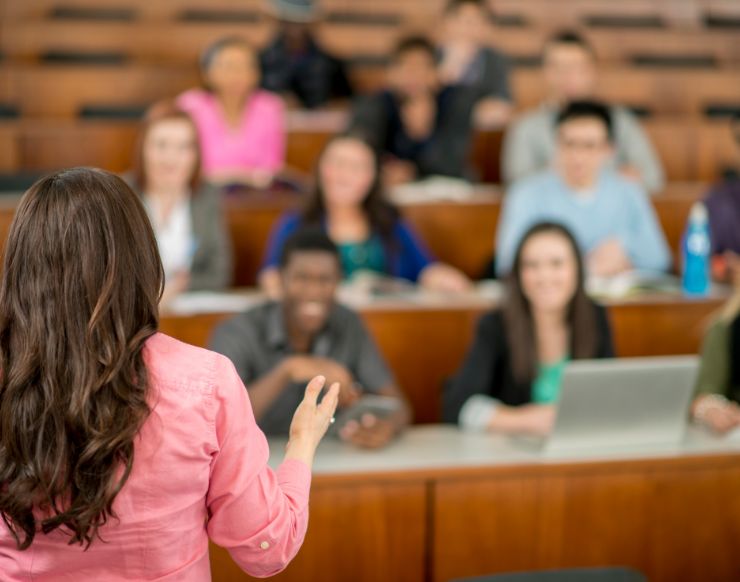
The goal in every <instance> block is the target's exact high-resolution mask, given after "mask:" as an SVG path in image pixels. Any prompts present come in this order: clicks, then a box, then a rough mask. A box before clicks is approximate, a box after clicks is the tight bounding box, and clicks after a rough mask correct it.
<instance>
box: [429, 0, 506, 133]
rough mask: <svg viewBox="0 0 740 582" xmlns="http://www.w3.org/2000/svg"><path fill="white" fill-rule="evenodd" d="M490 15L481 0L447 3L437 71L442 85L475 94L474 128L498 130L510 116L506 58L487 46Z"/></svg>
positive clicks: (455, 0) (451, 1)
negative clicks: (462, 88) (461, 88)
mask: <svg viewBox="0 0 740 582" xmlns="http://www.w3.org/2000/svg"><path fill="white" fill-rule="evenodd" d="M490 20H491V18H490V13H489V11H488V8H487V7H486V3H485V2H484V0H449V2H448V3H447V7H446V9H445V12H444V16H443V22H442V27H443V33H442V42H441V43H440V48H439V56H440V63H439V71H440V79H441V81H442V83H444V84H446V85H462V86H465V87H470V88H471V89H472V90H473V91H475V94H476V99H477V101H476V104H475V109H474V112H473V118H474V121H475V124H476V125H480V126H485V127H501V126H503V125H505V124H506V123H507V122H508V121H509V118H510V117H511V111H512V107H511V90H510V89H509V68H510V66H509V59H508V58H507V57H506V56H505V55H504V54H503V53H501V52H500V51H499V50H497V49H495V48H493V47H491V46H489V43H488V38H487V37H488V26H489V23H490Z"/></svg>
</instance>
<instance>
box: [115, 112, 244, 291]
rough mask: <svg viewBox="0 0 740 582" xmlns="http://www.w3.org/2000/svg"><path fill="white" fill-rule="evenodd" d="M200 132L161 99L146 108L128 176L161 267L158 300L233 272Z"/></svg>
mask: <svg viewBox="0 0 740 582" xmlns="http://www.w3.org/2000/svg"><path fill="white" fill-rule="evenodd" d="M200 157H201V154H200V147H199V145H198V135H197V130H196V128H195V125H194V123H193V120H192V119H191V118H190V116H189V115H188V114H187V113H185V112H184V111H182V110H181V109H179V108H177V107H176V106H175V104H174V103H171V102H162V103H158V104H156V105H154V106H152V107H151V108H150V109H149V110H148V111H147V113H146V115H145V117H144V120H143V122H142V127H141V130H140V133H139V137H138V140H137V143H136V151H135V153H134V168H133V172H132V173H131V174H130V175H129V176H127V179H128V180H129V181H130V185H131V187H132V188H133V189H134V191H135V192H137V193H138V194H139V195H140V196H141V199H142V201H143V202H144V206H145V208H146V210H147V213H148V214H149V218H150V220H151V222H152V227H153V228H154V234H155V235H156V237H157V245H158V247H159V253H160V256H161V257H162V264H163V266H164V273H165V281H166V283H165V291H164V294H163V296H162V306H166V305H167V304H168V303H169V301H170V300H171V299H173V298H174V297H176V296H177V295H178V294H179V293H181V292H183V291H188V290H191V291H199V290H205V289H209V290H219V289H223V288H224V287H227V286H228V285H229V284H230V282H231V276H232V249H231V240H230V238H229V235H228V232H227V227H226V220H225V217H224V213H223V208H222V206H221V196H220V193H219V192H218V190H217V189H216V188H214V187H213V186H211V185H209V184H208V183H206V182H204V181H203V180H201V177H200Z"/></svg>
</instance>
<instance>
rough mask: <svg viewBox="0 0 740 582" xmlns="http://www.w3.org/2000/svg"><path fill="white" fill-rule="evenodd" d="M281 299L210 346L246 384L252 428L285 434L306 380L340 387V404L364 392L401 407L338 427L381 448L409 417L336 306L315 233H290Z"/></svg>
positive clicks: (330, 250) (239, 320)
mask: <svg viewBox="0 0 740 582" xmlns="http://www.w3.org/2000/svg"><path fill="white" fill-rule="evenodd" d="M280 277H281V280H282V281H281V282H282V285H281V287H282V290H283V296H282V299H281V300H280V301H279V302H270V303H266V304H265V305H262V306H259V307H256V308H254V309H251V310H249V311H247V312H245V313H243V314H241V315H238V316H236V317H235V318H233V319H231V320H229V321H227V322H226V323H223V324H222V325H220V326H219V327H218V328H217V329H216V331H215V332H214V334H213V337H212V338H211V348H212V349H214V350H216V351H217V352H220V353H222V354H224V355H226V356H228V357H229V359H230V360H231V361H232V362H233V363H234V365H235V366H236V369H237V371H238V373H239V376H240V377H241V379H242V381H243V382H244V383H245V384H246V385H247V390H248V391H249V396H250V400H251V402H252V407H253V409H254V415H255V418H256V419H257V423H258V424H259V425H260V427H261V428H262V430H264V431H265V432H266V433H267V434H272V435H275V434H278V435H281V434H287V432H288V428H289V426H290V419H291V418H292V416H293V414H294V412H295V410H296V407H297V406H298V404H299V403H300V401H301V398H302V386H303V385H305V379H306V378H309V379H310V378H312V377H313V376H316V375H322V376H325V377H326V378H327V381H328V382H329V383H333V382H339V383H340V385H341V390H340V393H339V406H340V408H344V407H347V406H350V405H352V404H354V403H355V402H356V401H357V399H358V398H359V397H360V396H361V395H362V394H364V393H371V394H380V395H384V396H389V397H392V398H396V399H398V400H399V401H400V402H401V407H400V408H399V411H398V413H397V414H395V415H394V416H392V417H390V418H384V419H380V418H377V417H374V416H373V415H367V417H366V418H363V419H362V422H361V423H358V422H354V423H352V424H350V425H345V426H344V427H342V429H343V430H342V431H341V433H340V436H341V438H343V439H344V440H346V441H348V442H351V443H353V444H355V445H357V446H360V447H365V448H377V447H381V446H384V445H386V444H387V443H388V442H390V440H391V439H392V438H393V437H394V436H395V435H397V434H398V433H399V432H400V431H401V430H402V429H403V427H404V426H406V424H408V422H409V418H410V413H409V409H408V406H407V405H406V403H405V401H404V399H403V397H402V395H401V392H400V391H399V389H398V387H397V386H396V384H395V381H394V379H393V376H392V375H391V373H390V371H389V370H388V366H387V365H386V363H385V361H384V360H383V358H382V356H381V355H380V353H379V352H378V349H377V347H376V346H375V343H374V342H373V340H372V339H371V337H370V335H369V334H368V332H367V330H366V329H365V326H364V325H363V323H362V321H361V320H360V318H359V317H358V316H357V315H356V314H355V313H353V312H352V311H350V310H349V309H347V308H345V307H342V306H341V305H338V304H337V303H336V301H335V295H336V290H337V286H338V285H339V282H340V281H341V279H342V274H341V266H340V262H339V253H338V251H337V248H336V247H335V246H334V243H332V242H331V240H329V238H328V237H327V236H326V235H325V234H324V233H323V231H322V230H321V229H320V228H309V229H303V230H300V231H298V232H296V233H295V234H294V235H293V236H291V237H290V238H289V239H288V240H287V241H286V242H285V245H284V247H283V248H282V250H281V258H280Z"/></svg>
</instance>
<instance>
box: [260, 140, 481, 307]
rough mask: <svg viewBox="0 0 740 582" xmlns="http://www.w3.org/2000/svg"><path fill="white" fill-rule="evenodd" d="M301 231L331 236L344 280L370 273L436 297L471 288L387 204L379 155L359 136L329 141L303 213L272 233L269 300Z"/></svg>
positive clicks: (266, 279) (264, 281)
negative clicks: (289, 243)
mask: <svg viewBox="0 0 740 582" xmlns="http://www.w3.org/2000/svg"><path fill="white" fill-rule="evenodd" d="M302 226H319V227H321V228H322V229H323V230H324V231H325V232H326V233H327V234H328V235H329V238H331V239H332V241H334V243H335V244H336V245H337V247H338V248H339V255H340V259H341V262H342V271H343V273H344V276H345V278H347V279H350V278H351V277H352V276H354V275H356V274H358V273H361V272H372V273H378V274H380V275H385V276H390V277H395V278H398V279H406V280H408V281H411V282H413V283H418V284H419V285H420V286H421V287H425V288H427V289H433V290H436V291H448V292H457V291H463V290H466V289H468V288H469V287H470V285H471V283H470V281H469V280H468V278H467V277H465V275H464V274H463V273H461V272H460V271H458V270H457V269H455V268H453V267H451V266H450V265H446V264H444V263H442V262H440V261H437V260H436V259H435V258H434V257H433V256H432V255H431V253H430V252H429V251H428V250H427V249H426V246H425V245H424V244H423V242H422V241H421V239H420V238H419V237H418V236H417V234H416V233H415V232H414V231H413V229H412V228H411V226H410V225H409V224H407V222H406V221H404V220H403V218H402V217H401V215H400V212H399V211H398V209H397V208H396V207H395V206H393V205H392V204H391V203H390V202H388V201H387V200H386V198H385V194H384V192H383V188H382V184H381V180H380V158H379V155H378V152H377V151H376V150H375V149H374V148H373V147H372V145H371V144H370V143H369V142H368V141H367V140H366V139H365V138H364V137H363V136H362V135H361V133H354V132H352V133H347V134H339V135H336V136H334V137H333V138H332V139H331V140H329V142H328V143H327V145H326V146H325V147H324V150H323V151H322V152H321V155H319V159H318V161H317V164H316V185H315V187H314V189H313V192H312V193H311V195H310V196H309V199H308V201H307V204H306V207H305V208H304V209H303V212H301V213H295V212H289V213H287V214H286V215H285V216H283V218H282V219H281V220H280V222H279V223H278V224H276V225H275V227H274V228H273V230H272V233H271V235H270V240H269V244H268V247H267V251H266V253H265V260H264V262H263V265H262V271H261V272H260V276H259V283H260V286H261V287H262V289H263V290H264V291H265V292H266V293H267V294H268V295H270V296H273V297H274V296H279V294H280V276H279V273H278V263H279V257H280V252H281V250H282V248H283V245H284V244H285V241H286V240H287V239H288V238H289V237H290V236H291V235H292V234H293V233H295V232H296V231H298V230H299V229H300V228H301V227H302Z"/></svg>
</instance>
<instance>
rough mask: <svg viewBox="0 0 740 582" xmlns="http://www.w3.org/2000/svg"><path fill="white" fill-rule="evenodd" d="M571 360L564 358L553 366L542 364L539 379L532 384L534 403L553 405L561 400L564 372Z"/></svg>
mask: <svg viewBox="0 0 740 582" xmlns="http://www.w3.org/2000/svg"><path fill="white" fill-rule="evenodd" d="M569 359H570V358H567V357H566V358H563V359H562V360H560V361H559V362H555V363H553V364H540V365H539V366H538V368H537V378H536V379H535V381H534V384H532V402H536V403H538V404H552V403H554V402H557V401H558V399H559V398H560V387H561V386H562V383H563V370H564V369H565V365H566V364H567V363H568V361H569Z"/></svg>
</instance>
